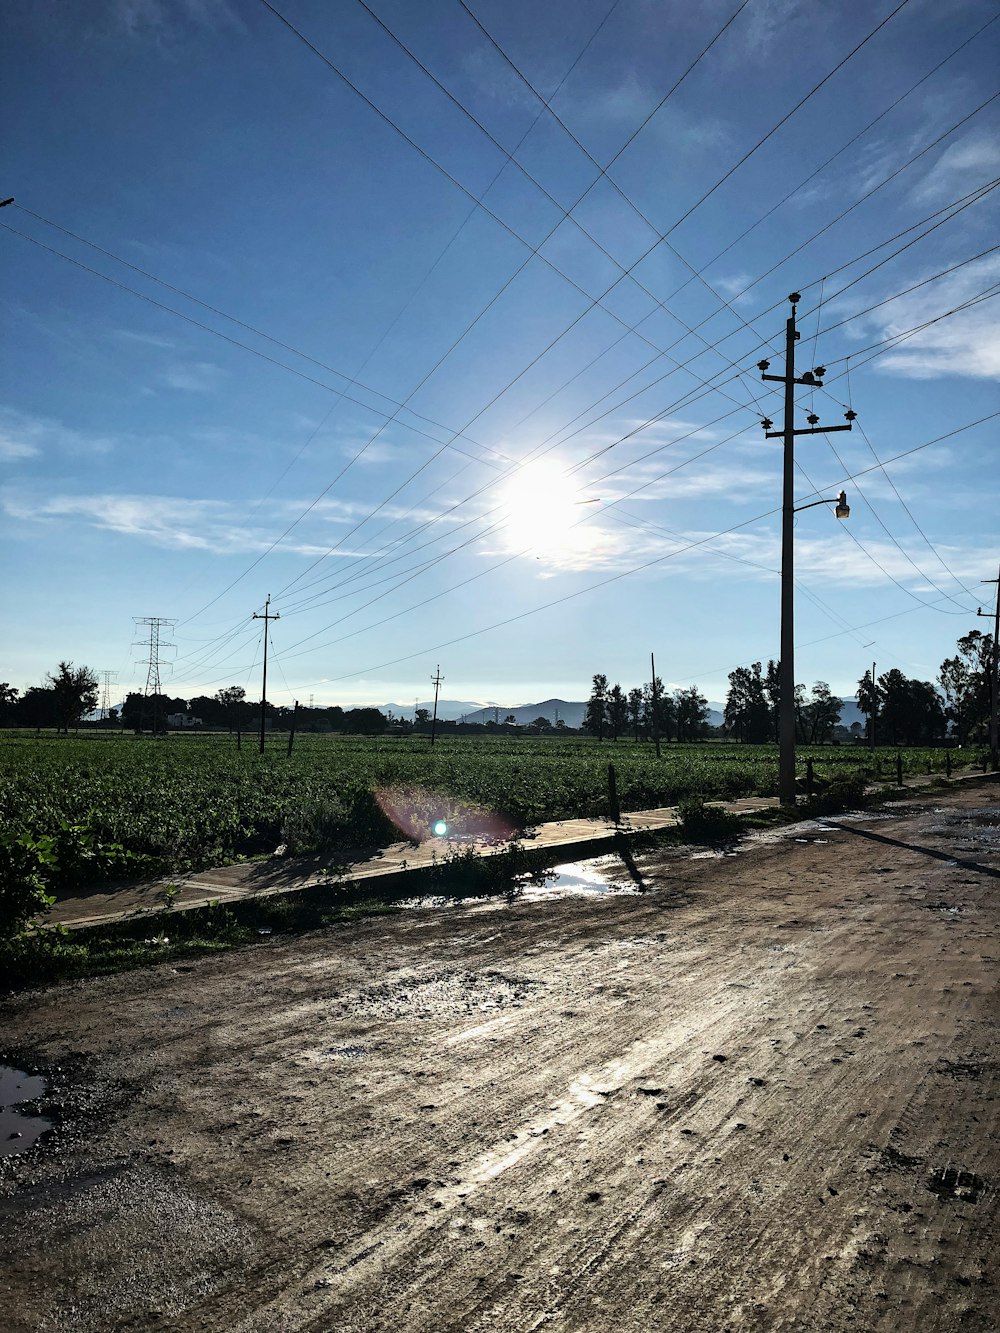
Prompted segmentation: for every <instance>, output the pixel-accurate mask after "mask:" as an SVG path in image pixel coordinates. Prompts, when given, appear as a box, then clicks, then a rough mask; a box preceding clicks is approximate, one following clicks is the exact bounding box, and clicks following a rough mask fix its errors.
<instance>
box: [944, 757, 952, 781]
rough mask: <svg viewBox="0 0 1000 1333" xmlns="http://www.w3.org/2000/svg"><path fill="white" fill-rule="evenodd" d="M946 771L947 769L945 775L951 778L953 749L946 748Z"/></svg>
mask: <svg viewBox="0 0 1000 1333" xmlns="http://www.w3.org/2000/svg"><path fill="white" fill-rule="evenodd" d="M944 771H945V776H946V777H949V778H950V777H951V751H950V750H945V752H944Z"/></svg>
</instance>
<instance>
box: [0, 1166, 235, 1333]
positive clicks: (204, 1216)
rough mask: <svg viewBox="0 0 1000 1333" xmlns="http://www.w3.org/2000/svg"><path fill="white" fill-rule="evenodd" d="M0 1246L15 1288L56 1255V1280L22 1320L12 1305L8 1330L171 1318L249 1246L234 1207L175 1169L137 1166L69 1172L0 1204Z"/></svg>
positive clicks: (225, 1273)
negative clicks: (186, 1181)
mask: <svg viewBox="0 0 1000 1333" xmlns="http://www.w3.org/2000/svg"><path fill="white" fill-rule="evenodd" d="M26 1216H28V1217H30V1218H31V1225H30V1227H25V1226H24V1218H25V1217H26ZM0 1243H2V1246H3V1251H4V1256H5V1257H4V1270H5V1277H6V1278H8V1279H9V1280H11V1281H12V1282H13V1283H14V1286H15V1289H16V1288H17V1287H18V1286H20V1285H22V1284H24V1285H26V1286H27V1287H30V1286H31V1285H32V1283H31V1275H32V1274H34V1273H35V1272H36V1271H37V1270H38V1268H39V1267H41V1266H43V1265H44V1262H45V1256H46V1255H47V1254H50V1253H53V1252H54V1253H58V1255H59V1265H60V1271H61V1281H60V1282H59V1284H58V1285H56V1286H53V1287H50V1288H49V1289H48V1291H47V1292H46V1293H44V1295H43V1294H42V1293H40V1292H39V1293H38V1300H37V1302H36V1304H35V1306H34V1308H33V1310H32V1312H31V1316H30V1323H29V1322H28V1319H27V1311H26V1310H25V1309H24V1308H23V1307H22V1308H21V1309H18V1308H17V1306H15V1308H14V1314H15V1323H14V1327H15V1328H17V1329H21V1328H24V1327H31V1328H37V1329H59V1330H61V1331H62V1330H66V1331H67V1333H91V1330H92V1331H93V1333H104V1330H107V1329H109V1328H113V1327H114V1328H118V1327H121V1326H122V1325H123V1324H125V1323H127V1322H130V1321H131V1320H133V1319H138V1318H142V1319H143V1320H146V1319H148V1318H150V1317H155V1316H157V1315H158V1316H164V1315H167V1316H176V1315H179V1314H181V1313H182V1312H183V1311H184V1310H186V1309H187V1308H188V1307H189V1306H190V1305H192V1304H193V1303H194V1302H195V1301H196V1300H199V1299H202V1298H204V1297H205V1296H206V1295H207V1294H209V1293H211V1292H212V1291H214V1290H217V1289H218V1288H219V1287H221V1286H222V1285H223V1284H224V1283H225V1282H227V1281H229V1280H231V1278H232V1274H233V1271H234V1270H235V1269H237V1268H238V1267H239V1266H240V1263H241V1261H243V1260H244V1259H245V1258H247V1257H248V1256H249V1253H250V1250H251V1241H250V1233H249V1231H248V1228H247V1227H246V1224H245V1223H244V1222H243V1221H242V1220H241V1219H239V1218H238V1217H237V1216H236V1215H235V1214H234V1213H232V1212H230V1211H229V1210H228V1209H226V1208H223V1207H221V1206H219V1205H218V1204H215V1203H212V1202H210V1201H208V1200H206V1199H203V1198H200V1197H198V1196H197V1195H196V1194H194V1193H193V1192H191V1191H190V1190H189V1189H187V1188H185V1186H184V1185H183V1184H182V1183H181V1181H180V1180H179V1179H178V1178H177V1176H176V1175H175V1174H174V1173H163V1172H160V1171H157V1170H152V1171H151V1170H144V1169H142V1168H111V1169H108V1170H105V1171H101V1172H89V1173H83V1174H78V1175H75V1176H71V1177H70V1178H69V1179H63V1180H59V1181H54V1182H49V1183H47V1184H44V1185H41V1186H36V1187H34V1188H29V1189H27V1190H22V1191H20V1192H19V1195H18V1196H17V1197H16V1198H13V1199H9V1200H3V1201H0ZM36 1292H37V1288H36ZM152 1292H155V1293H156V1295H155V1302H156V1304H155V1309H151V1308H150V1293H152ZM18 1315H19V1316H20V1318H21V1321H24V1322H21V1321H19V1320H17V1318H16V1316H18Z"/></svg>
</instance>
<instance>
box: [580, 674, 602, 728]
mask: <svg viewBox="0 0 1000 1333" xmlns="http://www.w3.org/2000/svg"><path fill="white" fill-rule="evenodd" d="M607 710H608V678H607V676H604V675H601V674H598V675H596V676H595V677H594V680H593V685H592V687H591V691H590V698H589V699H588V700H587V711H586V713H585V714H584V718H583V729H584V731H589V732H590V734H591V736H596V737H597V739H598V740H599V741H603V740H604V727H605V724H606V723H607V720H608V711H607Z"/></svg>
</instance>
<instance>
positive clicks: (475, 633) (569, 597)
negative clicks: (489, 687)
mask: <svg viewBox="0 0 1000 1333" xmlns="http://www.w3.org/2000/svg"><path fill="white" fill-rule="evenodd" d="M997 417H1000V410H998V411H996V412H991V413H988V414H986V415H985V416H982V417H979V418H977V419H976V420H975V421H970V422H967V423H966V424H965V425H963V426H957V427H955V428H954V429H953V430H950V431H947V432H945V433H944V434H942V435H938V436H936V437H935V438H934V439H931V440H925V441H924V442H923V443H922V444H918V445H914V446H913V447H912V448H910V449H906V450H903V451H902V452H901V453H899V454H896V455H894V456H893V457H892V458H888V459H885V460H884V462H883V463H882V464H873V465H872V466H871V467H868V468H861V469H858V471H857V472H855V473H853V474H851V475H850V476H849V477H848V480H849V481H852V482H854V481H856V480H857V478H858V477H861V476H865V475H867V473H869V472H874V471H877V470H878V469H879V468H880V467H881V466H887V465H888V464H890V463H894V462H897V461H898V460H899V459H901V458H908V457H910V456H911V455H913V454H915V453H919V452H920V451H921V450H923V449H928V448H931V447H932V446H933V445H935V444H940V443H942V442H943V441H944V440H948V439H952V438H953V437H954V436H956V435H960V434H962V433H964V432H965V431H968V430H972V429H974V428H975V427H977V426H981V425H983V424H984V423H985V422H987V421H992V420H995V419H996V418H997ZM778 512H780V506H779V507H777V508H772V509H769V510H766V511H764V512H763V513H760V514H756V515H754V516H753V517H752V518H748V519H744V520H742V521H741V522H739V523H735V524H733V525H731V526H730V527H728V528H724V529H722V530H721V531H719V532H715V533H711V534H709V535H708V536H706V537H704V538H700V539H698V540H697V541H692V542H690V543H687V544H686V545H684V546H682V547H681V548H679V549H678V550H676V551H672V552H669V553H668V554H666V555H661V556H656V557H653V558H652V559H650V560H647V561H644V562H643V563H641V564H639V565H635V566H632V567H630V568H629V569H626V570H621V571H619V572H618V573H616V574H614V575H611V576H609V577H608V578H606V579H601V580H600V581H598V582H596V583H592V584H588V585H587V586H586V587H584V588H579V589H576V590H575V591H573V592H570V593H566V594H564V595H563V596H561V597H557V598H554V599H553V600H552V601H549V602H545V603H543V604H542V605H540V606H536V607H531V608H529V609H528V610H526V611H522V612H518V613H517V614H516V615H513V616H509V617H507V618H505V619H504V620H501V621H497V622H495V623H494V624H492V625H486V626H482V627H481V628H479V629H476V630H470V631H469V632H468V633H466V634H462V635H458V636H457V637H455V638H453V639H448V640H446V641H445V642H442V643H438V644H433V645H430V646H429V647H425V648H422V649H420V650H418V651H417V652H414V653H409V654H404V655H403V656H401V657H397V658H393V659H391V660H390V661H386V662H380V663H378V664H377V665H369V666H365V667H362V668H360V669H359V670H357V671H352V672H347V673H345V674H344V675H342V676H336V677H330V678H327V679H329V680H349V679H351V678H352V677H353V676H358V675H365V674H368V673H370V672H372V671H380V670H383V669H384V668H385V667H389V666H396V665H398V664H399V663H400V662H406V661H411V660H412V659H413V658H415V657H419V656H421V655H425V654H427V653H433V652H436V651H438V650H440V649H442V648H446V647H452V646H453V645H454V644H457V643H463V642H465V641H467V640H468V639H473V638H478V637H479V636H481V635H483V634H487V633H491V632H492V631H493V630H495V629H502V628H506V626H508V625H511V624H515V623H517V622H518V621H520V620H524V619H526V618H528V617H530V616H533V615H537V614H539V613H540V612H542V611H549V610H552V609H553V608H554V607H556V606H560V605H562V604H563V603H565V602H568V601H573V600H575V599H576V598H578V597H582V596H585V595H586V594H587V593H590V592H595V591H598V590H599V589H601V588H604V587H607V586H609V585H611V584H613V583H617V582H620V581H621V580H622V579H624V578H627V577H630V576H631V575H633V574H638V573H642V572H644V571H645V570H647V569H650V568H653V567H654V566H656V565H659V564H663V563H665V562H666V561H667V560H671V559H674V558H676V557H677V556H679V555H682V554H685V553H686V552H687V551H690V550H694V549H697V548H700V547H702V546H705V545H707V544H708V543H709V542H712V541H716V540H718V538H719V537H724V536H729V535H730V534H731V533H733V532H737V531H739V530H740V529H742V528H745V527H748V526H750V525H751V524H752V523H757V522H760V520H761V519H764V518H770V517H772V516H773V515H774V514H776V513H778ZM925 605H926V604H925ZM325 646H327V645H318V647H325ZM307 651H309V652H314V651H316V649H309V650H307ZM291 655H293V656H301V654H291ZM287 656H289V654H286V657H287ZM309 683H310V682H307V683H306V685H301V684H300V685H299V686H298V687H297V688H299V689H300V690H301V689H303V688H307V687H308V684H309ZM311 683H314V684H319V683H321V682H319V681H316V682H311Z"/></svg>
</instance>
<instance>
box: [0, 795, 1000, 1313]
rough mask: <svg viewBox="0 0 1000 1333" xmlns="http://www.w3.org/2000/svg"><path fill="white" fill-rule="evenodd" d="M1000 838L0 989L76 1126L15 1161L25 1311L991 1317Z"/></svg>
mask: <svg viewBox="0 0 1000 1333" xmlns="http://www.w3.org/2000/svg"><path fill="white" fill-rule="evenodd" d="M998 820H1000V790H998V788H997V787H996V785H993V784H986V783H984V784H982V785H977V786H969V787H967V788H965V789H964V790H962V791H955V792H949V793H942V794H940V795H938V796H935V797H934V798H933V799H930V798H928V799H927V800H926V801H925V802H924V805H923V807H922V808H919V809H918V808H916V807H914V806H911V807H909V808H908V809H907V810H905V811H904V810H898V811H894V812H892V813H890V814H889V815H888V816H887V817H884V818H879V819H876V820H864V821H851V820H848V819H836V818H834V819H831V820H830V821H828V826H827V827H823V828H818V829H813V830H811V831H809V832H800V833H799V836H800V837H803V838H807V839H811V840H807V841H796V840H795V839H794V837H792V836H788V837H786V838H784V839H782V840H779V841H777V842H772V843H765V844H762V845H759V846H756V847H754V848H752V849H750V850H747V851H744V852H742V853H740V854H739V855H737V856H734V857H725V858H722V859H701V860H687V861H677V860H676V859H672V860H666V859H663V860H659V861H658V860H657V859H656V858H655V857H648V858H646V859H645V860H642V859H640V862H639V868H640V870H641V871H642V874H643V877H644V879H645V881H646V883H647V884H648V885H649V886H650V887H649V891H648V892H646V893H643V894H641V895H638V896H626V895H622V896H612V895H607V896H604V897H590V898H577V899H563V900H560V901H557V902H521V903H514V904H510V905H508V904H488V905H483V904H479V905H477V904H465V905H463V906H460V907H454V908H449V909H447V910H417V911H412V912H406V913H403V914H401V915H399V916H396V917H392V918H378V919H370V920H368V921H363V922H360V923H358V924H356V925H351V926H346V927H342V928H338V929H335V930H330V931H327V932H323V933H318V934H315V935H311V936H308V937H304V938H296V939H290V940H286V941H285V940H280V939H276V938H272V939H270V940H266V941H262V943H261V946H260V947H259V948H255V949H251V950H248V951H244V952H241V953H236V954H228V955H224V956H220V957H219V958H216V959H207V960H204V961H200V962H198V963H197V964H194V965H192V966H183V967H182V966H177V967H174V968H170V967H166V966H165V967H163V968H160V969H153V970H151V971H147V972H143V973H132V974H129V975H125V976H122V977H120V978H110V979H103V980H96V981H89V982H84V983H80V984H76V985H72V986H68V987H64V988H61V989H57V990H52V991H48V992H43V993H39V994H37V995H33V996H26V997H21V998H19V999H17V1000H16V1001H9V1002H7V1003H6V1004H5V1005H4V1006H3V1007H2V1009H0V1020H2V1022H3V1031H4V1032H5V1033H6V1034H7V1043H8V1052H7V1054H8V1056H10V1055H12V1054H16V1055H19V1056H20V1057H21V1058H22V1060H23V1061H24V1062H25V1063H24V1064H22V1067H26V1066H27V1065H29V1064H30V1065H31V1069H32V1072H36V1071H37V1070H39V1069H40V1068H42V1067H43V1066H44V1067H46V1068H47V1069H48V1070H49V1071H50V1072H51V1071H52V1070H53V1069H55V1068H58V1069H59V1070H61V1072H57V1073H54V1074H53V1075H52V1077H53V1079H54V1090H53V1093H52V1096H51V1099H50V1100H51V1102H52V1103H53V1105H54V1107H55V1109H56V1111H57V1112H58V1113H59V1114H60V1115H61V1116H62V1118H63V1119H62V1123H61V1125H60V1127H59V1128H58V1129H57V1131H56V1132H55V1134H54V1135H53V1136H51V1138H50V1140H49V1142H48V1144H46V1142H45V1141H44V1140H43V1141H42V1143H41V1144H40V1145H39V1146H38V1147H37V1148H36V1149H34V1150H33V1151H32V1153H31V1154H28V1155H26V1156H24V1157H21V1158H12V1159H9V1160H8V1162H7V1163H6V1165H5V1166H4V1171H3V1174H2V1175H0V1244H2V1247H3V1254H4V1262H3V1265H2V1275H0V1308H3V1309H4V1317H3V1324H4V1326H5V1327H6V1328H7V1329H9V1330H10V1331H11V1333H26V1331H27V1330H31V1331H32V1333H38V1331H39V1330H53V1331H54V1330H59V1333H74V1331H81V1333H82V1331H86V1333H90V1330H93V1331H94V1333H106V1331H107V1330H112V1329H126V1328H127V1329H136V1330H139V1329H157V1330H167V1329H170V1330H194V1329H198V1330H212V1331H214V1330H218V1331H219V1333H221V1331H222V1330H226V1331H227V1333H231V1331H238V1333H321V1331H322V1333H328V1331H329V1333H333V1331H334V1330H337V1333H362V1331H363V1333H374V1331H375V1330H380V1331H381V1330H387V1329H392V1330H400V1331H401V1333H418V1331H419V1333H452V1331H454V1333H459V1330H461V1331H462V1333H487V1331H490V1333H492V1331H493V1330H497V1331H498V1333H527V1331H528V1330H536V1329H538V1330H541V1329H544V1330H552V1331H553V1333H565V1331H568V1330H574V1331H576V1330H581V1331H586V1333H610V1330H625V1331H626V1333H630V1331H632V1330H640V1329H642V1330H646V1329H662V1330H672V1331H673V1333H696V1331H697V1333H702V1331H704V1333H723V1331H724V1330H732V1333H737V1330H739V1331H740V1333H742V1331H743V1330H758V1329H759V1330H777V1329H781V1330H801V1331H802V1333H806V1331H807V1330H808V1331H809V1333H816V1331H817V1330H823V1331H825V1330H842V1329H843V1330H846V1329H852V1330H887V1331H888V1330H899V1329H901V1328H906V1329H913V1330H919V1331H920V1333H929V1331H932V1330H935V1331H936V1330H942V1331H943V1330H949V1331H950V1330H955V1329H961V1330H966V1329H969V1330H980V1331H983V1333H985V1330H994V1329H995V1328H996V1327H997V1323H998V1317H997V1315H998V1308H1000V1306H998V1296H997V1289H996V1287H995V1286H993V1285H992V1284H993V1281H994V1280H995V1279H996V1274H997V1265H996V1261H997V1254H998V1249H1000V1242H998V1239H997V1207H996V1199H997V1194H996V1182H997V1179H998V1175H1000V1142H998V1135H997V1120H996V1105H997V1103H996V1094H997V1086H998V1067H1000V1066H998V1047H1000V1038H998V1030H997V1025H996V1019H997V1011H996V997H995V982H996V975H997V955H998V925H1000V837H998V834H997V824H998ZM32 1062H33V1063H32Z"/></svg>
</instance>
